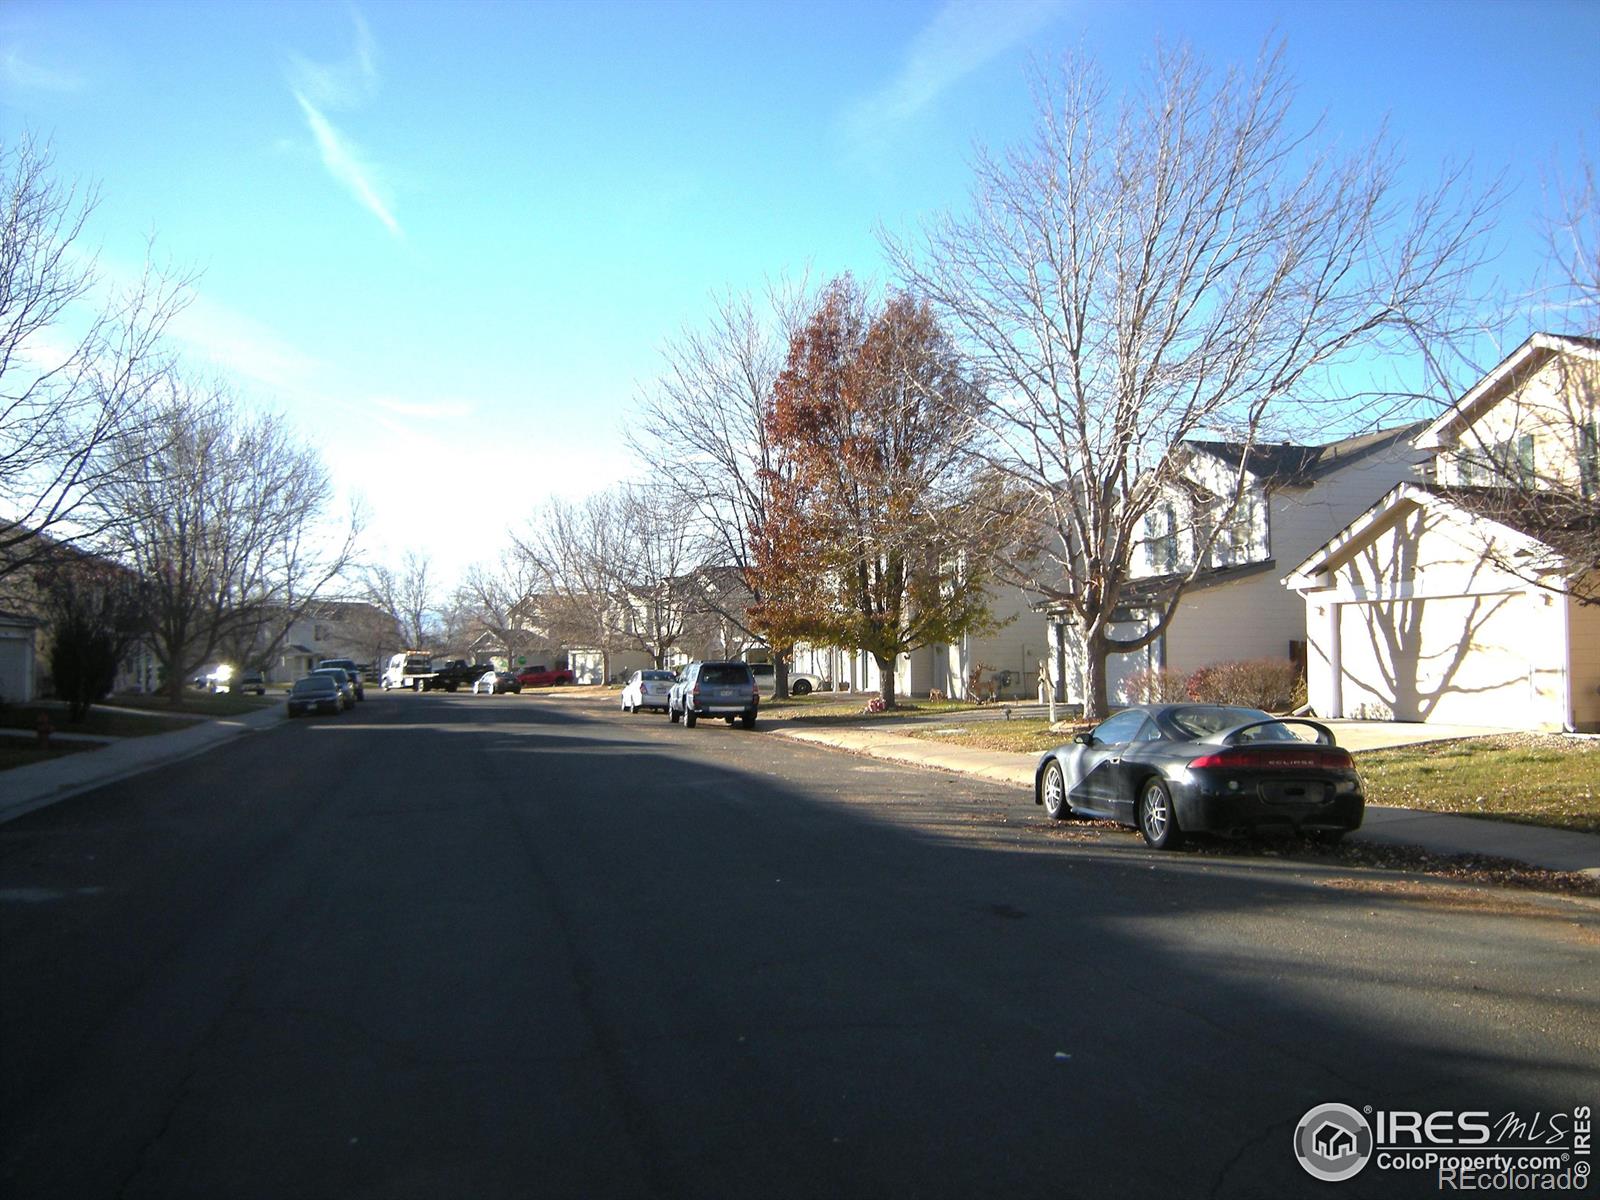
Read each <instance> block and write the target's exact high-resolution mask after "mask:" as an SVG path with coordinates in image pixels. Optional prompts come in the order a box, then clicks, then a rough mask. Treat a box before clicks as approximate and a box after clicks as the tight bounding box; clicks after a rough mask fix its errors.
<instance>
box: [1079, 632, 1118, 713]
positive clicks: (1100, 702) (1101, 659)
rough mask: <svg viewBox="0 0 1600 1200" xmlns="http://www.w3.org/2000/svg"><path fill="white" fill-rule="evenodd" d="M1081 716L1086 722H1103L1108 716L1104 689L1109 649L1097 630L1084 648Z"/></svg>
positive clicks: (1105, 690)
mask: <svg viewBox="0 0 1600 1200" xmlns="http://www.w3.org/2000/svg"><path fill="white" fill-rule="evenodd" d="M1084 651H1085V653H1084V656H1083V657H1084V664H1083V677H1084V678H1083V716H1084V719H1085V720H1087V721H1103V720H1105V718H1106V716H1107V715H1108V714H1109V704H1108V702H1107V689H1106V659H1107V658H1108V657H1109V656H1110V653H1111V652H1110V648H1109V647H1108V646H1107V645H1106V640H1105V637H1104V636H1103V635H1102V634H1101V633H1100V630H1099V629H1098V628H1097V629H1096V630H1095V631H1094V632H1093V633H1092V634H1090V635H1089V638H1088V641H1087V644H1086V645H1085V647H1084Z"/></svg>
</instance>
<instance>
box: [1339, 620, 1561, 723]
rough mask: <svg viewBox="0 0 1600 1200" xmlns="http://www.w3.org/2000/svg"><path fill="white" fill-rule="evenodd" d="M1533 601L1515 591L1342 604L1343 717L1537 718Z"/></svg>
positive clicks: (1490, 720) (1525, 720) (1538, 688)
mask: <svg viewBox="0 0 1600 1200" xmlns="http://www.w3.org/2000/svg"><path fill="white" fill-rule="evenodd" d="M1536 603H1537V602H1536V601H1534V600H1533V598H1532V597H1530V596H1528V595H1527V594H1526V593H1516V594H1511V595H1499V596H1446V597H1436V598H1430V599H1426V600H1393V601H1375V602H1368V603H1360V604H1344V605H1341V606H1340V611H1339V643H1340V651H1341V656H1342V660H1343V671H1344V677H1343V680H1342V688H1343V695H1344V711H1345V715H1346V716H1357V715H1360V716H1381V715H1383V713H1384V712H1385V710H1387V711H1388V712H1392V713H1393V714H1394V719H1395V720H1399V721H1440V722H1449V723H1458V724H1462V725H1518V726H1520V725H1529V726H1533V725H1537V724H1538V723H1539V722H1538V717H1539V716H1540V715H1542V709H1543V707H1544V706H1543V704H1542V703H1539V701H1543V700H1545V699H1546V697H1544V696H1542V695H1539V694H1538V693H1542V692H1543V691H1544V690H1546V684H1545V681H1544V680H1543V679H1542V678H1541V675H1542V673H1541V672H1538V671H1536V670H1535V669H1534V661H1533V660H1534V658H1535V657H1536V654H1535V647H1536V644H1537V638H1538V627H1539V624H1540V621H1539V618H1540V616H1541V615H1542V613H1541V611H1540V610H1538V609H1537V607H1536ZM1536 710H1537V711H1536Z"/></svg>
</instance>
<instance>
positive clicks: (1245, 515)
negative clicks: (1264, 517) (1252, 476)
mask: <svg viewBox="0 0 1600 1200" xmlns="http://www.w3.org/2000/svg"><path fill="white" fill-rule="evenodd" d="M1255 540H1256V521H1255V511H1254V509H1253V508H1252V506H1251V504H1250V500H1249V498H1248V497H1240V499H1239V503H1238V504H1237V505H1235V506H1234V510H1233V512H1232V513H1230V514H1228V516H1227V518H1226V520H1225V521H1224V522H1223V525H1222V528H1221V529H1219V530H1218V531H1217V541H1216V550H1215V551H1214V552H1213V554H1212V559H1213V561H1214V562H1215V563H1216V565H1217V566H1219V567H1236V566H1238V565H1240V564H1241V563H1245V562H1249V561H1250V556H1251V554H1252V552H1253V549H1254V547H1255Z"/></svg>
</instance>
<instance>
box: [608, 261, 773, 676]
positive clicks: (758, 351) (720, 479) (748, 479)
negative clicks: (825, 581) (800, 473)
mask: <svg viewBox="0 0 1600 1200" xmlns="http://www.w3.org/2000/svg"><path fill="white" fill-rule="evenodd" d="M802 294H803V286H796V287H784V286H781V285H780V286H774V287H772V288H769V289H768V293H767V297H766V303H765V305H764V306H762V307H760V308H758V305H757V302H756V300H755V299H754V298H753V297H752V296H751V295H750V294H748V293H740V294H729V295H726V296H724V297H722V298H721V299H720V300H719V301H718V302H717V304H716V307H715V309H714V311H713V312H712V315H711V317H710V319H709V320H708V321H707V322H706V324H705V325H704V326H703V327H702V328H699V329H686V330H685V331H684V332H683V333H682V334H681V335H680V336H679V337H678V339H677V340H676V341H675V342H673V343H671V344H669V345H668V346H667V348H666V350H665V352H664V356H665V359H666V362H665V368H664V370H663V371H662V374H661V376H660V378H659V379H658V380H657V381H656V383H655V386H654V388H653V390H652V391H651V392H650V393H649V394H648V395H647V396H646V397H645V399H644V401H643V413H642V417H641V420H640V421H639V422H638V424H637V425H636V426H634V427H633V428H632V429H631V430H630V433H629V443H630V445H631V446H632V448H633V450H634V453H635V454H637V455H638V456H639V458H640V459H641V460H642V461H644V462H647V463H651V464H654V465H655V466H656V467H658V468H659V471H658V474H657V476H656V477H657V478H658V479H659V480H660V481H661V482H662V483H663V484H665V486H666V487H667V488H669V489H670V490H671V491H672V492H673V493H674V495H675V496H676V497H677V499H678V501H679V502H680V503H681V504H683V505H685V506H687V508H688V510H689V513H690V515H691V516H692V518H693V519H694V523H695V529H696V532H697V534H698V536H699V537H700V539H701V540H702V542H703V545H702V546H701V548H700V549H699V551H698V552H697V555H696V556H697V557H699V558H700V559H702V560H703V561H704V562H706V563H707V564H711V565H714V566H719V567H730V568H732V569H733V570H734V571H735V572H736V573H737V575H738V577H739V580H740V582H741V583H742V585H743V586H742V587H723V588H715V587H707V588H704V589H702V593H703V594H702V598H701V604H702V605H703V606H704V607H705V608H706V609H708V610H709V611H710V612H712V613H714V614H715V615H716V616H717V617H720V618H721V619H722V620H724V621H726V622H728V623H729V624H730V625H732V626H733V627H734V628H735V629H737V630H738V631H739V632H741V633H743V634H744V635H745V637H746V638H747V639H748V640H750V641H758V640H766V639H767V635H768V634H769V633H770V632H771V631H770V629H769V628H767V627H764V626H763V625H762V623H761V622H760V620H759V619H758V617H756V618H753V617H752V610H754V611H755V613H757V614H759V613H760V611H761V608H762V606H763V604H764V603H766V602H767V601H768V600H769V599H770V597H769V596H768V595H767V589H766V587H765V584H764V582H763V580H762V578H761V577H760V575H759V574H758V573H757V572H756V571H755V569H754V568H755V562H756V550H755V540H756V531H758V530H760V529H762V528H763V527H765V526H766V525H767V524H768V515H767V511H766V499H767V489H766V487H765V486H764V480H766V479H767V478H769V477H770V476H771V475H772V474H773V472H774V471H775V470H776V463H775V461H774V459H773V455H772V448H771V446H770V444H769V442H768V439H767V430H766V426H765V424H764V423H763V421H762V412H763V410H764V408H765V406H766V405H767V404H768V403H769V401H770V399H771V395H772V384H773V381H774V380H775V379H776V378H777V376H778V372H779V371H780V370H782V368H783V357H784V349H785V347H786V345H787V344H788V339H789V336H790V334H792V333H793V331H794V329H795V327H796V326H797V324H798V322H799V321H800V319H801V318H802V316H803V313H802V309H801V304H800V299H799V298H800V296H801V295H802ZM770 649H771V651H772V656H773V663H774V674H775V677H776V683H777V689H778V695H779V696H785V695H787V694H788V674H789V656H790V654H791V652H792V651H793V644H792V643H791V642H787V641H786V640H785V639H783V638H779V639H777V644H774V645H771V647H770Z"/></svg>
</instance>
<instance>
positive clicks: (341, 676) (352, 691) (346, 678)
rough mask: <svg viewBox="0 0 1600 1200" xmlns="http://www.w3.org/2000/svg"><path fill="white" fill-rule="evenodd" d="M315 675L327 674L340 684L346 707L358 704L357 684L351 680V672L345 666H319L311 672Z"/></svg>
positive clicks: (340, 692)
mask: <svg viewBox="0 0 1600 1200" xmlns="http://www.w3.org/2000/svg"><path fill="white" fill-rule="evenodd" d="M311 673H312V674H313V675H326V676H327V677H328V678H329V679H331V680H333V681H334V683H336V684H338V685H339V694H340V695H341V696H342V697H343V698H344V706H345V707H346V708H354V707H355V706H356V685H355V684H354V683H352V682H351V681H350V672H348V671H346V670H345V669H344V668H343V667H318V668H317V669H316V670H315V671H313V672H311Z"/></svg>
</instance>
